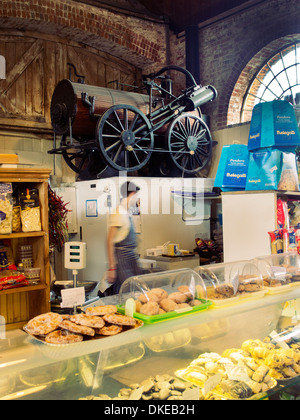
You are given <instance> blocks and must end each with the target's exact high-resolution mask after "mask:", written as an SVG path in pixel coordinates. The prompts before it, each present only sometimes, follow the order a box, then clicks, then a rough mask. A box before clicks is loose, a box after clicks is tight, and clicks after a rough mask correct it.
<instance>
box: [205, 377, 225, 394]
mask: <svg viewBox="0 0 300 420" xmlns="http://www.w3.org/2000/svg"><path fill="white" fill-rule="evenodd" d="M221 380H222V376H221V374H220V373H217V374H216V375H214V376H211V377H210V378H209V379H208V380H207V381H206V382H205V384H204V389H203V394H204V395H206V394H208V393H209V392H210V391H212V390H213V389H215V387H216V386H218V385H219V383H220V382H221Z"/></svg>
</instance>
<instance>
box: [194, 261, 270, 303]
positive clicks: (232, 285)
mask: <svg viewBox="0 0 300 420" xmlns="http://www.w3.org/2000/svg"><path fill="white" fill-rule="evenodd" d="M195 271H196V272H197V273H198V274H199V275H200V277H201V278H202V279H203V281H204V284H205V288H206V291H207V297H208V299H209V300H210V301H211V302H212V303H213V305H214V306H215V307H219V306H224V305H232V304H233V303H238V302H239V301H240V300H241V299H258V298H261V297H263V296H264V295H265V293H266V289H265V287H264V283H263V274H262V272H261V268H260V267H259V265H258V264H257V263H256V261H237V262H234V263H223V264H214V265H209V266H200V267H197V268H196V269H195Z"/></svg>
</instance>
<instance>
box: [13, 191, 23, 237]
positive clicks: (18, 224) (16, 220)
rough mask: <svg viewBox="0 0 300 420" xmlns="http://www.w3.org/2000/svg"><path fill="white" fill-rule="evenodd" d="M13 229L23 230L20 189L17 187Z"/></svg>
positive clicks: (14, 201) (14, 192) (15, 230)
mask: <svg viewBox="0 0 300 420" xmlns="http://www.w3.org/2000/svg"><path fill="white" fill-rule="evenodd" d="M12 231H13V232H22V223H21V207H20V200H19V194H18V190H17V189H16V188H14V189H13V215H12Z"/></svg>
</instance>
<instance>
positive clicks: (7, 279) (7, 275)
mask: <svg viewBox="0 0 300 420" xmlns="http://www.w3.org/2000/svg"><path fill="white" fill-rule="evenodd" d="M28 284H29V283H28V281H27V280H26V277H25V275H24V274H22V273H19V272H18V271H14V270H5V271H1V272H0V291H1V290H6V289H13V288H15V287H22V286H28Z"/></svg>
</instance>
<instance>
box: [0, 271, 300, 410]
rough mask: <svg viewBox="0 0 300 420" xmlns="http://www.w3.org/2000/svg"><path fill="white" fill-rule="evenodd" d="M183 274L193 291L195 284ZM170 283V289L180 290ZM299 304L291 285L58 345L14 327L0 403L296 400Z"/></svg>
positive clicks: (299, 389)
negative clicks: (251, 296) (230, 302)
mask: <svg viewBox="0 0 300 420" xmlns="http://www.w3.org/2000/svg"><path fill="white" fill-rule="evenodd" d="M248 268H250V267H248ZM251 268H253V267H251ZM192 277H193V278H194V280H195V282H192V285H195V286H196V285H197V281H198V280H199V278H198V276H197V275H194V274H193V275H192ZM189 278H190V277H189ZM139 280H141V279H139ZM148 280H149V278H148ZM155 280H157V278H155ZM196 280H197V281H196ZM199 281H200V283H199V284H200V285H201V287H202V288H203V290H205V286H203V284H202V283H201V279H200V280H199ZM129 284H131V285H132V281H130V282H129ZM147 284H148V285H149V283H148V281H146V282H144V285H146V290H144V291H146V293H147ZM171 284H172V290H169V292H173V288H174V285H175V287H176V289H178V287H179V286H186V285H188V284H189V283H186V279H185V281H184V284H183V283H182V282H181V281H179V285H177V283H176V282H175V283H171ZM154 285H155V286H156V288H163V284H162V283H155V284H154V283H152V284H151V288H152V287H153V286H154ZM167 286H170V283H168V284H167ZM133 288H134V290H135V291H140V287H137V288H136V286H133ZM195 289H196V288H195ZM195 289H194V290H195ZM129 292H130V293H132V290H131V291H129ZM130 293H129V294H130ZM143 295H145V293H144V294H143ZM135 297H136V296H135ZM193 297H195V296H193ZM131 298H132V295H131V297H129V299H131ZM299 302H300V288H298V287H290V288H289V289H286V290H282V293H277V294H268V293H267V294H265V295H264V296H263V297H262V298H260V299H240V300H239V301H238V302H235V303H234V304H232V305H224V306H221V307H216V306H214V305H208V306H207V307H206V308H205V309H203V310H201V311H199V312H189V313H187V314H185V315H184V316H179V317H174V318H170V319H164V320H161V321H160V322H154V323H144V325H143V326H142V327H140V328H135V329H132V330H130V331H127V332H125V333H122V334H119V335H116V336H112V337H104V338H101V339H99V340H87V341H83V342H81V343H74V344H70V345H64V346H63V345H49V344H47V343H43V342H41V341H39V340H36V339H35V338H34V337H32V336H30V335H28V334H26V333H25V332H24V331H23V330H13V331H7V332H5V331H0V332H1V335H0V354H1V361H0V399H2V400H12V399H19V400H23V399H31V400H47V399H48V400H49V399H51V400H67V399H68V400H70V399H71V400H78V399H104V400H110V399H114V401H117V400H120V399H121V400H128V399H130V400H139V399H141V400H144V401H163V400H164V401H171V400H172V401H174V400H199V399H201V400H203V399H205V400H215V399H225V400H226V399H265V398H269V399H273V398H274V399H278V398H283V397H284V398H291V399H292V398H293V399H295V398H298V397H299V396H300V380H299V379H298V378H299V375H300V352H299V351H300V325H299V324H300V313H298V310H300V304H299ZM103 303H104V304H106V301H105V299H104V301H103ZM122 303H123V302H122ZM298 308H299V309H298ZM116 404H117V402H116Z"/></svg>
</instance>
